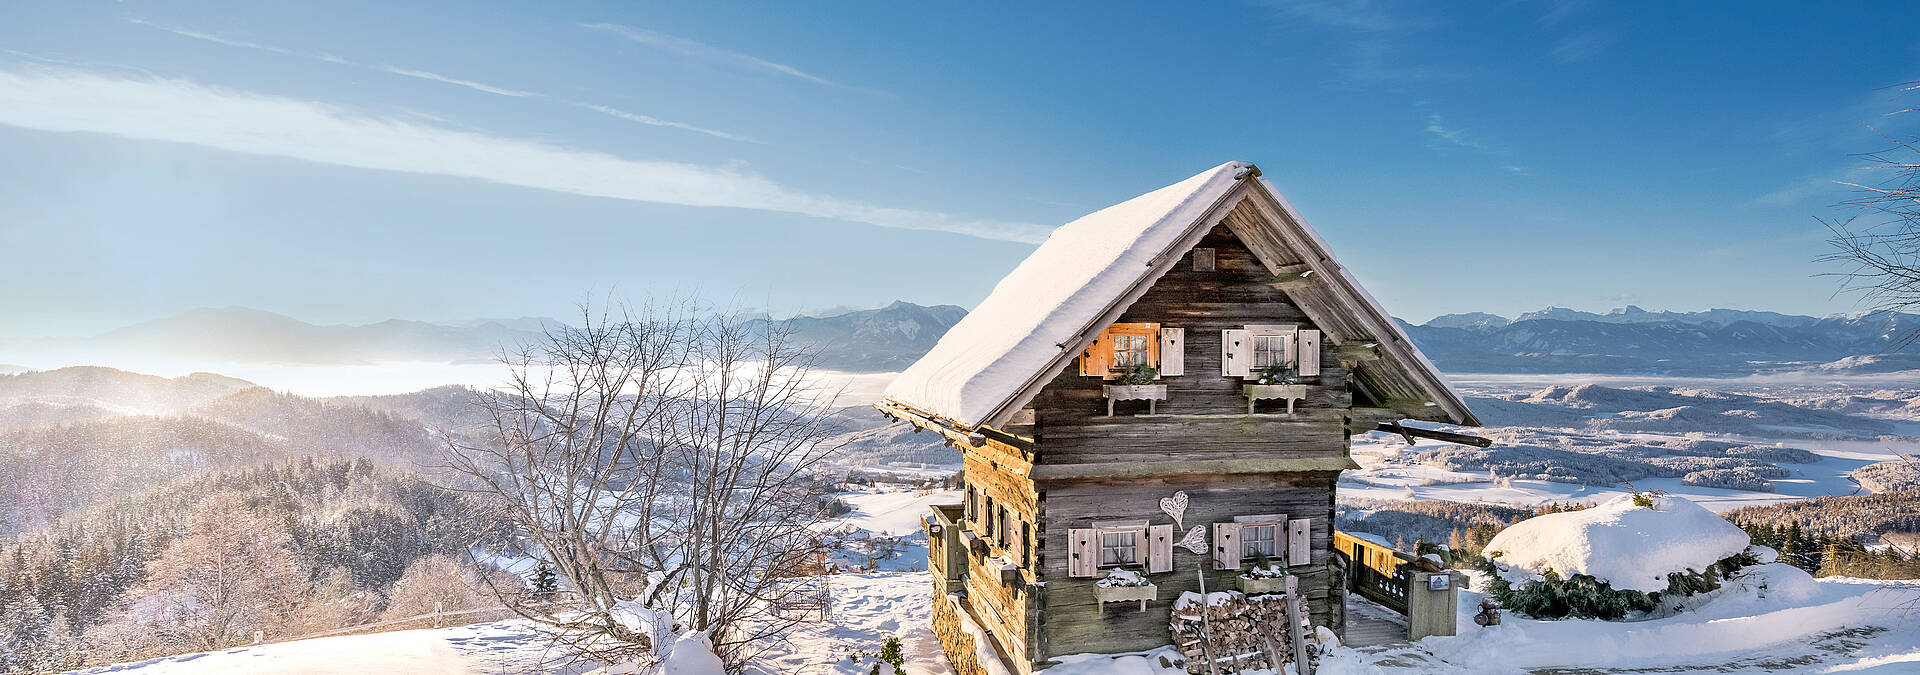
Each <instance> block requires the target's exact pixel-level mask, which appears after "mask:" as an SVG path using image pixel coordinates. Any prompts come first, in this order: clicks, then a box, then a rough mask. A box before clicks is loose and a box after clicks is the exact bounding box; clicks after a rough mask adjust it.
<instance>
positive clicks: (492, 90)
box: [127, 19, 540, 98]
mask: <svg viewBox="0 0 1920 675" xmlns="http://www.w3.org/2000/svg"><path fill="white" fill-rule="evenodd" d="M127 21H128V22H129V23H135V24H139V25H142V26H147V27H150V28H156V29H159V30H163V31H166V32H169V33H172V34H174V35H178V36H181V37H186V38H192V39H195V40H201V41H204V42H211V43H214V44H217V45H226V46H228V47H239V48H241V49H253V50H258V51H263V52H270V53H274V54H285V55H287V56H298V57H301V58H307V59H315V60H319V61H326V62H327V63H337V64H340V65H343V66H359V65H360V64H357V63H354V62H352V61H348V60H346V59H344V58H341V57H338V56H334V55H332V54H320V53H310V52H302V51H298V50H293V49H287V48H285V47H276V46H274V45H269V44H262V43H259V42H250V41H247V40H237V39H234V38H229V37H222V36H219V35H214V34H212V33H203V32H200V31H197V30H188V29H185V28H180V27H177V26H169V25H166V24H160V23H154V22H152V21H147V20H145V19H127ZM365 67H368V68H373V69H374V70H378V71H380V72H383V73H390V74H393V75H399V76H402V77H411V78H416V79H421V80H432V81H434V82H443V83H446V84H451V85H454V86H458V87H466V88H468V89H472V90H474V91H482V92H486V93H489V94H497V95H500V96H513V97H516V98H519V97H527V96H539V95H540V94H537V93H534V92H531V91H520V90H517V89H508V88H506V87H496V86H493V85H490V84H484V83H480V82H475V81H473V80H462V79H459V78H454V77H447V76H445V75H441V74H439V73H433V72H428V71H425V70H414V69H412V68H401V67H399V66H365Z"/></svg>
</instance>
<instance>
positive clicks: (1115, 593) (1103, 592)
mask: <svg viewBox="0 0 1920 675" xmlns="http://www.w3.org/2000/svg"><path fill="white" fill-rule="evenodd" d="M1093 597H1094V599H1096V600H1099V601H1100V604H1101V605H1103V606H1104V605H1106V604H1107V603H1109V602H1134V601H1138V602H1139V603H1140V611H1142V612H1144V611H1147V601H1149V600H1154V599H1158V598H1159V597H1160V587H1159V586H1157V585H1155V584H1147V585H1145V586H1094V587H1093Z"/></svg>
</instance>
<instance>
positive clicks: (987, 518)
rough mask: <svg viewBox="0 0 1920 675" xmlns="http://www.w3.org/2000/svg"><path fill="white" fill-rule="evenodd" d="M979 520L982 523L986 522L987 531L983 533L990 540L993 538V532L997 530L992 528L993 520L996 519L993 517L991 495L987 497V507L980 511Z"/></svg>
mask: <svg viewBox="0 0 1920 675" xmlns="http://www.w3.org/2000/svg"><path fill="white" fill-rule="evenodd" d="M980 520H981V521H982V522H983V523H984V524H986V526H987V531H986V533H985V534H986V535H987V539H988V540H989V541H991V540H992V539H993V533H994V532H996V531H997V530H995V529H994V527H993V526H994V524H995V522H996V521H997V520H998V519H997V518H994V517H993V498H992V497H988V498H987V508H986V510H984V511H981V512H980Z"/></svg>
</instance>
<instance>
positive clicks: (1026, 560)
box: [1020, 522, 1033, 567]
mask: <svg viewBox="0 0 1920 675" xmlns="http://www.w3.org/2000/svg"><path fill="white" fill-rule="evenodd" d="M1020 564H1021V565H1024V566H1027V567H1033V524H1031V523H1026V522H1022V523H1020Z"/></svg>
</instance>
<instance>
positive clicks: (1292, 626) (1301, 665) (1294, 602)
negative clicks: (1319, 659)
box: [1276, 574, 1313, 675]
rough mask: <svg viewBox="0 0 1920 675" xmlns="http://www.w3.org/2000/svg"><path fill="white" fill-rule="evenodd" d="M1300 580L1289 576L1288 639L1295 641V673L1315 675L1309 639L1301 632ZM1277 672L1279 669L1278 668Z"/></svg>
mask: <svg viewBox="0 0 1920 675" xmlns="http://www.w3.org/2000/svg"><path fill="white" fill-rule="evenodd" d="M1300 619H1301V617H1300V583H1299V578H1298V577H1295V576H1294V575H1291V574H1289V575H1287V637H1289V638H1292V641H1293V663H1294V667H1293V672H1295V673H1299V675H1313V662H1312V661H1309V660H1307V638H1306V636H1305V635H1304V634H1303V633H1302V632H1301V630H1300ZM1276 670H1277V668H1276Z"/></svg>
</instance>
